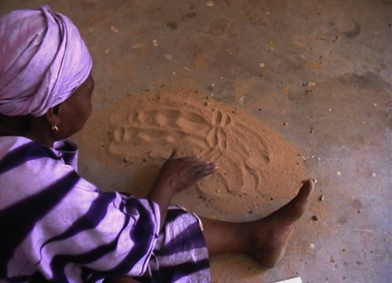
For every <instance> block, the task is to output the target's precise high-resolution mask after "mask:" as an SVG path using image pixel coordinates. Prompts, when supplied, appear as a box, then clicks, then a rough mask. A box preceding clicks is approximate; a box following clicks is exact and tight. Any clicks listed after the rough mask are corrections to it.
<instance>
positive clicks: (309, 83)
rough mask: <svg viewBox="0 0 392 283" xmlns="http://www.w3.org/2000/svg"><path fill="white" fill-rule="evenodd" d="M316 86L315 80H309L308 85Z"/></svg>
mask: <svg viewBox="0 0 392 283" xmlns="http://www.w3.org/2000/svg"><path fill="white" fill-rule="evenodd" d="M315 86H316V83H315V82H311V81H309V82H308V87H315Z"/></svg>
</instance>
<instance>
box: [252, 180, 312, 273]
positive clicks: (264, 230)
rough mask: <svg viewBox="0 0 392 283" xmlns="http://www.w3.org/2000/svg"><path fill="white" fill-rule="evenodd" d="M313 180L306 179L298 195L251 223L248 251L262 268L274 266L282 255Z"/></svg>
mask: <svg viewBox="0 0 392 283" xmlns="http://www.w3.org/2000/svg"><path fill="white" fill-rule="evenodd" d="M313 189H314V181H312V180H307V181H305V183H304V184H303V186H302V187H301V189H300V191H299V193H298V195H297V196H296V197H295V198H294V199H293V200H292V201H290V202H289V203H288V204H286V205H285V206H283V207H282V208H280V209H279V210H277V211H275V212H273V213H272V214H270V215H269V216H267V217H265V218H263V219H261V220H259V221H255V222H252V223H249V224H250V225H251V226H250V228H251V231H252V232H251V234H250V241H249V253H250V254H251V255H252V256H253V257H254V259H255V260H256V261H257V262H258V263H259V264H260V265H261V267H262V268H266V269H267V268H272V267H274V266H275V265H276V264H277V263H278V262H279V261H280V260H281V259H282V257H283V255H284V253H285V250H286V246H287V243H288V241H289V239H290V236H291V234H292V233H293V231H294V224H295V222H297V221H298V220H299V219H300V218H301V217H302V215H303V214H304V212H305V210H306V208H307V207H308V205H309V196H310V195H311V193H312V192H313Z"/></svg>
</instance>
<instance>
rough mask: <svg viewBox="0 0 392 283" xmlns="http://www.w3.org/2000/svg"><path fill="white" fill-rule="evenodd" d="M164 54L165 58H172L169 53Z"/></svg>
mask: <svg viewBox="0 0 392 283" xmlns="http://www.w3.org/2000/svg"><path fill="white" fill-rule="evenodd" d="M164 56H165V58H166V59H167V60H171V59H173V56H172V55H171V54H165V55H164Z"/></svg>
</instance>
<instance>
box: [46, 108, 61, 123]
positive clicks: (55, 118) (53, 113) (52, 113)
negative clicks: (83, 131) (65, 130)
mask: <svg viewBox="0 0 392 283" xmlns="http://www.w3.org/2000/svg"><path fill="white" fill-rule="evenodd" d="M60 113H61V103H60V104H59V105H56V106H54V107H52V108H49V110H48V112H46V114H45V117H46V121H48V123H49V124H50V125H51V126H57V125H58V124H60V122H61V119H60Z"/></svg>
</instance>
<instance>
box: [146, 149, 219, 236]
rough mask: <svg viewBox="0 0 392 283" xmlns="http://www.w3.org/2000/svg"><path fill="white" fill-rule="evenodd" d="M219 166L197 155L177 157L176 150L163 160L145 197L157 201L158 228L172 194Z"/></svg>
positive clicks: (163, 221) (162, 220)
mask: <svg viewBox="0 0 392 283" xmlns="http://www.w3.org/2000/svg"><path fill="white" fill-rule="evenodd" d="M218 168H219V166H218V165H217V164H215V163H213V162H208V161H200V159H199V157H196V156H190V157H185V158H177V154H176V151H174V152H173V153H172V155H171V156H170V158H169V159H168V160H167V161H166V162H165V164H164V165H163V167H162V170H161V172H160V174H159V176H158V178H157V180H156V181H155V183H154V185H153V187H152V189H151V191H150V193H149V194H148V195H147V199H149V200H151V201H153V202H155V203H157V204H158V205H159V208H160V212H161V223H160V229H162V227H163V225H164V223H165V220H166V214H167V208H168V206H169V205H170V201H171V199H172V197H173V195H174V194H175V193H177V192H179V191H182V190H185V189H187V188H189V187H190V186H192V185H193V184H195V183H196V182H197V181H199V180H200V179H201V178H203V177H205V176H208V175H211V174H212V173H214V172H215V171H216V170H218Z"/></svg>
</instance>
